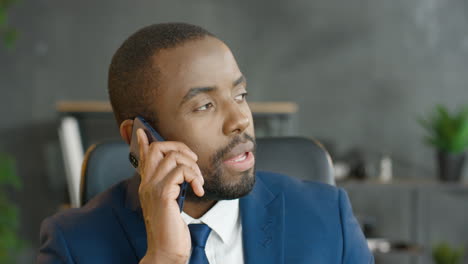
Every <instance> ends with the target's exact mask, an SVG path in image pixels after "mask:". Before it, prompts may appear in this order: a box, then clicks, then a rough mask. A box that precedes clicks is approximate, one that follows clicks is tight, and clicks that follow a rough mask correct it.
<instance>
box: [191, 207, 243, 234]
mask: <svg viewBox="0 0 468 264" xmlns="http://www.w3.org/2000/svg"><path fill="white" fill-rule="evenodd" d="M182 219H184V221H185V223H186V224H187V225H188V224H200V223H204V224H206V225H208V226H209V227H210V228H211V230H212V231H214V232H215V233H216V234H218V236H219V237H221V240H222V241H223V243H228V242H229V241H230V240H231V238H232V237H233V235H234V232H235V228H236V226H237V225H239V224H240V222H239V221H240V219H239V199H234V200H221V201H218V202H217V203H216V204H215V205H214V206H213V207H212V208H211V209H210V210H209V211H208V212H206V213H205V214H204V215H203V216H202V217H200V218H199V219H195V218H193V217H191V216H190V215H188V214H186V213H185V212H182Z"/></svg>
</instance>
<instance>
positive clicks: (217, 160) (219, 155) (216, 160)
mask: <svg viewBox="0 0 468 264" xmlns="http://www.w3.org/2000/svg"><path fill="white" fill-rule="evenodd" d="M247 141H251V142H252V143H253V145H254V147H253V150H252V152H253V153H255V150H256V149H257V143H256V142H255V139H254V138H253V137H252V136H250V135H249V134H247V133H244V134H242V135H237V136H236V137H234V138H233V139H232V140H231V142H229V144H228V145H227V146H225V147H223V148H222V149H220V150H218V151H217V152H216V153H215V154H214V155H213V158H212V164H213V165H214V167H215V168H216V167H218V166H219V165H220V164H221V162H222V161H223V160H224V159H223V158H224V157H225V156H226V154H228V153H229V152H230V151H231V150H232V149H233V148H234V147H236V146H237V145H239V144H240V143H245V142H247Z"/></svg>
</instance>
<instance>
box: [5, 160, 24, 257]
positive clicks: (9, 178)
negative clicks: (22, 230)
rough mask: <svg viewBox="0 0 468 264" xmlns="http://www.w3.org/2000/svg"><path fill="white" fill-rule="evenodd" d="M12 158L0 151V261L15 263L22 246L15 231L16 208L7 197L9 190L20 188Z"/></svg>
mask: <svg viewBox="0 0 468 264" xmlns="http://www.w3.org/2000/svg"><path fill="white" fill-rule="evenodd" d="M20 185H21V184H20V180H19V178H18V177H17V176H16V173H15V164H14V160H13V158H11V157H10V156H7V155H5V154H1V153H0V212H1V213H0V263H15V256H16V255H17V254H18V253H19V250H20V249H21V247H22V241H21V240H20V239H19V237H18V235H17V232H18V228H19V219H18V218H19V217H18V208H17V207H16V206H15V204H14V203H12V201H11V200H10V199H9V197H8V194H9V193H10V192H11V190H18V189H19V188H20Z"/></svg>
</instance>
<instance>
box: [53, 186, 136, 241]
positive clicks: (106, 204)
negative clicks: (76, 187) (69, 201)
mask: <svg viewBox="0 0 468 264" xmlns="http://www.w3.org/2000/svg"><path fill="white" fill-rule="evenodd" d="M127 181H128V180H124V181H122V182H119V183H117V184H115V185H114V186H112V187H111V188H109V189H108V190H106V191H105V192H103V193H101V194H99V195H98V196H96V197H95V198H93V199H92V200H90V201H89V202H88V203H87V204H86V205H84V206H83V207H80V208H71V209H67V210H64V211H62V212H58V213H56V214H55V215H52V216H50V217H48V218H46V219H45V220H44V222H48V224H49V225H51V226H54V227H55V228H58V229H60V230H61V231H62V232H63V233H66V234H68V235H71V236H74V235H75V234H76V235H78V234H79V235H80V236H86V235H90V236H92V235H93V234H98V233H94V232H96V231H100V232H102V228H105V227H106V226H109V218H112V217H113V214H114V213H113V208H114V207H120V206H124V205H125V187H126V185H127Z"/></svg>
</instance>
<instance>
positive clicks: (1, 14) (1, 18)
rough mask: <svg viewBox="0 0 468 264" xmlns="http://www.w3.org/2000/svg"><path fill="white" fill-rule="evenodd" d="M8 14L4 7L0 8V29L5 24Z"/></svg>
mask: <svg viewBox="0 0 468 264" xmlns="http://www.w3.org/2000/svg"><path fill="white" fill-rule="evenodd" d="M7 20H8V15H7V13H6V10H5V9H0V29H2V28H4V27H5V26H6V24H7Z"/></svg>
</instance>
